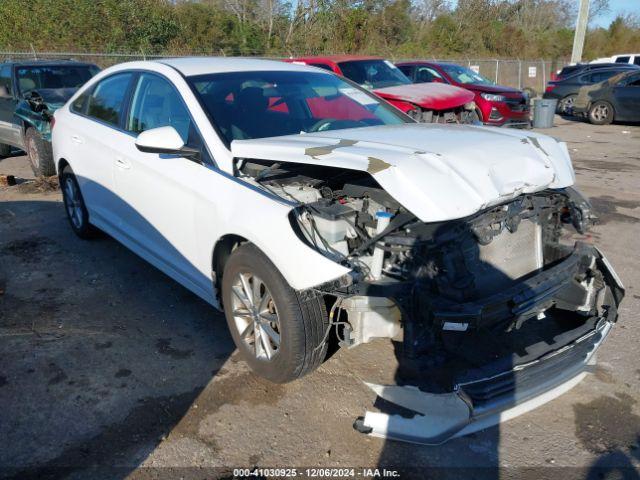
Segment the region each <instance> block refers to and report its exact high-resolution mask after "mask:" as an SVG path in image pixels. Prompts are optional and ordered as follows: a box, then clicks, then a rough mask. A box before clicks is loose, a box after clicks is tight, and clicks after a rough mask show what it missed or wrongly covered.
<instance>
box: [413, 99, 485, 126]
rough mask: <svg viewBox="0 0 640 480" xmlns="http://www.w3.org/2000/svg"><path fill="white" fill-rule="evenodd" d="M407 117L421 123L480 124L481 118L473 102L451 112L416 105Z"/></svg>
mask: <svg viewBox="0 0 640 480" xmlns="http://www.w3.org/2000/svg"><path fill="white" fill-rule="evenodd" d="M407 115H409V116H410V117H411V118H413V119H414V120H415V121H416V122H421V123H467V124H469V123H470V124H475V123H480V117H478V114H477V112H476V105H475V103H473V102H470V103H466V104H464V105H462V106H459V107H456V108H453V109H451V110H427V109H425V108H422V107H419V106H417V105H416V108H414V109H413V110H410V111H409V112H407Z"/></svg>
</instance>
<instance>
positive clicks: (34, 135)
mask: <svg viewBox="0 0 640 480" xmlns="http://www.w3.org/2000/svg"><path fill="white" fill-rule="evenodd" d="M24 144H25V146H26V149H27V156H28V157H29V163H30V164H31V170H33V174H34V175H35V176H36V177H50V176H51V175H55V174H56V167H55V165H54V163H53V152H52V151H51V143H50V142H47V141H46V140H45V139H44V138H42V135H40V133H39V132H38V131H36V129H35V128H33V127H29V128H27V131H26V132H25V134H24Z"/></svg>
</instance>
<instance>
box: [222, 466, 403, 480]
mask: <svg viewBox="0 0 640 480" xmlns="http://www.w3.org/2000/svg"><path fill="white" fill-rule="evenodd" d="M233 476H234V478H256V477H258V478H286V477H288V478H400V473H399V472H398V471H397V470H390V469H386V468H238V469H234V470H233Z"/></svg>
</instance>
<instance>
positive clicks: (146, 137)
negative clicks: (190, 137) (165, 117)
mask: <svg viewBox="0 0 640 480" xmlns="http://www.w3.org/2000/svg"><path fill="white" fill-rule="evenodd" d="M136 148H137V149H138V150H140V151H141V152H144V153H158V154H164V155H180V156H182V157H185V158H189V159H191V160H196V161H198V162H199V161H200V151H199V150H197V149H195V148H190V147H187V146H186V145H185V144H184V141H183V140H182V137H181V136H180V134H179V133H178V132H176V129H175V128H173V127H170V126H169V127H158V128H152V129H151V130H146V131H144V132H142V133H141V134H140V135H138V138H136Z"/></svg>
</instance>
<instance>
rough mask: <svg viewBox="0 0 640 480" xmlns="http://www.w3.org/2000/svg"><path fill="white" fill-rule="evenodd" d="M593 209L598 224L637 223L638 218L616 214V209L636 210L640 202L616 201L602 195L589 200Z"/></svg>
mask: <svg viewBox="0 0 640 480" xmlns="http://www.w3.org/2000/svg"><path fill="white" fill-rule="evenodd" d="M589 200H590V201H591V205H593V209H594V211H595V212H596V215H598V223H600V224H603V225H604V224H606V223H609V222H622V223H638V222H640V218H638V217H634V216H632V215H627V214H625V213H620V212H618V207H620V208H628V209H636V208H639V207H640V202H636V201H633V200H618V199H616V198H615V197H612V196H609V195H603V196H601V197H592V198H590V199H589Z"/></svg>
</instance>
